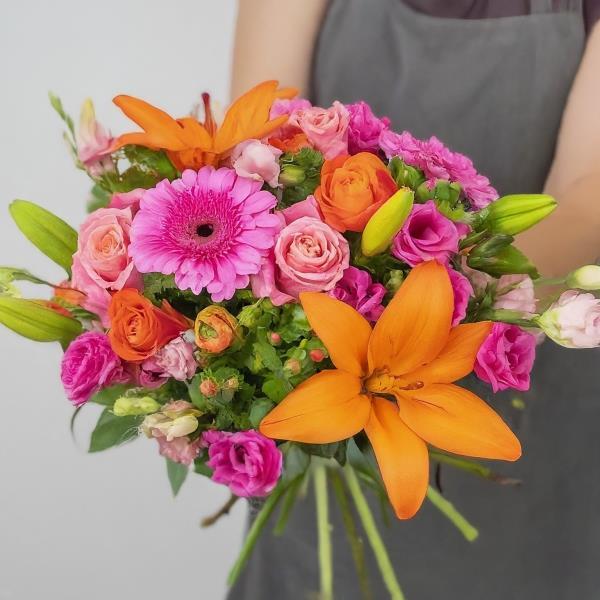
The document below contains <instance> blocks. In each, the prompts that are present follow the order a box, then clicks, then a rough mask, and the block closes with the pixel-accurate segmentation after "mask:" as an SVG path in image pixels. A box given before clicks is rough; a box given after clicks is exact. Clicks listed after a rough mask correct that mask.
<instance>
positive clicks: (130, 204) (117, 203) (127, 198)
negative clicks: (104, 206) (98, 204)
mask: <svg viewBox="0 0 600 600" xmlns="http://www.w3.org/2000/svg"><path fill="white" fill-rule="evenodd" d="M145 191H146V190H145V189H143V188H135V189H134V190H131V191H130V192H120V193H119V192H117V193H115V194H113V195H112V196H111V197H110V202H109V203H108V208H130V209H131V214H132V215H133V216H135V213H136V212H137V211H138V210H139V209H140V200H141V199H142V196H143V195H144V192H145Z"/></svg>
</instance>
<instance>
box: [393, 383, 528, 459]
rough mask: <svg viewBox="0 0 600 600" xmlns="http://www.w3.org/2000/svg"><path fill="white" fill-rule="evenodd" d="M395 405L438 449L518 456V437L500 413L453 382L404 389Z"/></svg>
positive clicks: (419, 432)
mask: <svg viewBox="0 0 600 600" xmlns="http://www.w3.org/2000/svg"><path fill="white" fill-rule="evenodd" d="M409 394H410V396H409ZM399 405H400V417H401V418H402V420H403V421H404V422H405V423H406V424H407V425H408V426H409V427H410V428H411V429H412V430H413V431H414V432H415V433H416V434H417V435H419V436H420V437H422V438H423V439H424V440H425V441H427V442H429V443H430V444H432V445H433V446H437V447H438V448H441V449H442V450H447V451H448V452H454V453H456V454H464V455H466V456H476V457H478V458H495V459H501V460H510V461H514V460H517V459H518V458H519V457H520V456H521V444H520V443H519V440H518V439H517V438H516V436H515V434H514V433H513V432H512V431H511V430H510V429H509V428H508V426H507V425H506V423H505V422H504V421H503V420H502V419H501V418H500V416H499V415H498V414H496V413H495V412H494V411H493V410H492V409H491V408H490V407H489V406H488V405H487V404H486V403H485V402H484V401H483V400H482V399H481V398H479V397H478V396H476V395H475V394H473V393H472V392H469V391H468V390H465V389H464V388H461V387H458V386H457V385H453V384H446V383H439V384H432V385H427V386H425V387H423V388H421V389H420V390H414V391H411V392H405V393H403V394H402V396H401V397H400V398H399Z"/></svg>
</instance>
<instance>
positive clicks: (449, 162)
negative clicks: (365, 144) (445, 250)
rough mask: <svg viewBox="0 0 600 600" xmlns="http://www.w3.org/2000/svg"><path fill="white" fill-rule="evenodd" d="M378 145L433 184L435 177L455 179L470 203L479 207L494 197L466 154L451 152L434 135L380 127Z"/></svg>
mask: <svg viewBox="0 0 600 600" xmlns="http://www.w3.org/2000/svg"><path fill="white" fill-rule="evenodd" d="M379 147H380V148H381V149H382V150H383V151H384V152H385V155H386V156H387V157H388V158H392V157H394V156H399V157H400V158H401V159H402V160H403V161H404V162H405V163H406V164H408V165H410V166H412V167H416V168H418V169H421V170H422V171H423V173H424V174H425V177H426V178H427V180H428V181H429V182H430V183H431V184H432V185H434V184H435V181H436V180H437V179H445V180H448V181H455V182H457V183H459V184H460V185H461V187H462V189H463V192H464V194H465V197H466V198H467V199H468V200H469V202H470V203H471V205H472V207H473V208H475V209H478V210H479V209H481V208H484V207H485V206H487V205H488V204H489V203H490V202H493V201H494V200H496V199H497V198H498V192H497V191H496V190H495V189H494V188H493V187H492V186H491V185H490V182H489V179H488V178H487V177H485V176H483V175H481V174H480V173H478V172H477V170H476V169H475V167H474V166H473V162H472V161H471V159H470V158H468V157H467V156H465V155H464V154H460V153H459V152H452V151H451V150H450V149H449V148H447V147H446V146H444V144H443V143H442V142H441V141H440V140H439V139H438V138H436V137H431V138H429V139H428V140H419V139H417V138H415V137H413V136H412V135H411V134H410V133H409V132H407V131H404V132H402V133H395V132H394V131H390V130H389V129H384V130H383V131H382V133H381V135H380V136H379Z"/></svg>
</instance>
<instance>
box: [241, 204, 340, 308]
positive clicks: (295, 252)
mask: <svg viewBox="0 0 600 600" xmlns="http://www.w3.org/2000/svg"><path fill="white" fill-rule="evenodd" d="M278 214H279V217H280V218H281V219H282V224H283V225H285V226H284V227H283V229H282V230H281V231H280V233H279V235H278V237H277V241H276V242H275V248H274V249H273V252H272V253H271V255H270V256H269V257H268V258H267V259H266V260H265V261H264V262H263V264H262V267H261V270H260V272H259V273H258V274H257V275H254V276H252V279H251V281H252V291H253V293H254V295H255V296H257V297H259V298H264V297H269V298H270V299H271V301H272V302H273V304H275V305H276V306H280V305H281V304H285V303H286V302H291V301H292V300H294V299H296V298H298V295H299V294H300V292H308V291H313V292H322V291H328V290H331V289H333V287H334V286H335V284H336V283H337V282H338V281H339V280H340V279H341V278H342V275H343V274H344V270H345V269H346V268H347V267H348V265H349V262H350V248H349V246H348V242H347V241H346V239H345V238H344V237H343V236H342V235H341V234H340V233H338V232H337V231H335V230H334V229H332V228H331V227H329V225H327V224H326V223H323V221H322V220H321V218H320V216H319V212H318V210H317V208H316V201H315V200H314V198H313V197H312V196H309V197H308V198H307V199H306V200H304V201H303V202H299V203H297V204H294V205H292V206H291V207H290V208H287V209H285V210H283V211H281V212H280V213H278Z"/></svg>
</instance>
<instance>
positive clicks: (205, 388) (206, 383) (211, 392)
mask: <svg viewBox="0 0 600 600" xmlns="http://www.w3.org/2000/svg"><path fill="white" fill-rule="evenodd" d="M218 391H219V388H218V387H217V384H216V383H215V382H214V381H213V380H212V379H204V380H203V381H202V382H201V383H200V392H201V393H202V394H203V395H204V396H206V397H207V398H212V397H213V396H216V395H217V392H218Z"/></svg>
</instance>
